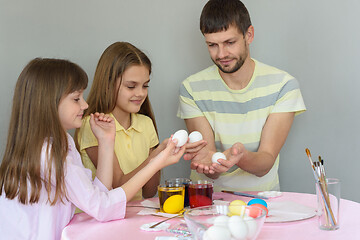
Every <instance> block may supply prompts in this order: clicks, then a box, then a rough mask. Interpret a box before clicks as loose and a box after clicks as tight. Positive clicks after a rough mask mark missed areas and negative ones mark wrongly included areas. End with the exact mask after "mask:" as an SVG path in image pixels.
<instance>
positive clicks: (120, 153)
mask: <svg viewBox="0 0 360 240" xmlns="http://www.w3.org/2000/svg"><path fill="white" fill-rule="evenodd" d="M110 115H111V116H112V117H113V118H114V119H115V117H114V116H113V115H112V114H110ZM89 119H90V117H89V116H87V117H86V118H84V119H83V123H82V126H81V128H80V130H79V134H78V136H77V138H78V143H79V148H80V154H81V159H82V162H83V164H84V166H85V167H86V168H89V169H90V170H91V171H92V174H93V178H94V177H95V175H96V168H95V166H94V164H93V163H92V161H91V160H90V158H89V156H88V155H87V153H86V151H85V149H86V148H89V147H94V146H98V142H97V139H96V137H95V136H94V134H93V132H92V131H91V128H90V123H89ZM115 126H116V137H115V147H114V148H115V149H114V151H115V155H116V157H117V159H118V161H119V165H120V168H121V170H122V171H123V173H124V174H128V173H130V172H131V171H133V170H134V169H135V168H137V167H138V166H139V165H140V164H141V163H143V162H144V161H145V160H146V159H147V158H148V156H149V151H150V149H151V148H153V147H155V146H156V145H157V144H158V143H159V139H158V136H157V134H156V130H155V127H154V124H153V122H152V120H151V118H149V117H147V116H145V115H142V114H136V113H132V114H131V126H130V127H129V128H128V129H124V128H123V127H122V126H121V125H120V124H119V122H118V121H116V119H115ZM140 199H142V191H141V190H140V191H139V192H137V194H136V195H135V196H134V198H132V200H140Z"/></svg>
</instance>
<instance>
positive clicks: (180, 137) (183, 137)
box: [172, 130, 188, 147]
mask: <svg viewBox="0 0 360 240" xmlns="http://www.w3.org/2000/svg"><path fill="white" fill-rule="evenodd" d="M172 139H177V144H176V147H182V146H183V145H184V144H185V143H186V142H187V140H188V133H187V131H185V130H179V131H176V133H174V135H173V137H172Z"/></svg>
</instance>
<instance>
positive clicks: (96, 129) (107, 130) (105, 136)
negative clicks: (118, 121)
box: [90, 112, 115, 141]
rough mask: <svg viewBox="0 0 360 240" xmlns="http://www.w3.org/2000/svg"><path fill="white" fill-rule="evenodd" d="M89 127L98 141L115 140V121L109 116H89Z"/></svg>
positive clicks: (97, 114) (102, 114) (98, 114)
mask: <svg viewBox="0 0 360 240" xmlns="http://www.w3.org/2000/svg"><path fill="white" fill-rule="evenodd" d="M90 127H91V130H92V131H93V133H94V135H95V137H96V138H97V139H98V141H101V140H111V141H114V140H115V121H114V119H113V118H112V117H111V116H110V115H109V114H104V113H98V112H96V113H94V114H90Z"/></svg>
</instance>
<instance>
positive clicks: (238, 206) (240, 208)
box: [229, 200, 246, 216]
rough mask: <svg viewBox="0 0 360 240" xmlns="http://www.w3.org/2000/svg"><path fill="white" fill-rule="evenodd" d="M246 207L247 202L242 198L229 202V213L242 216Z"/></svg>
mask: <svg viewBox="0 0 360 240" xmlns="http://www.w3.org/2000/svg"><path fill="white" fill-rule="evenodd" d="M245 209H246V203H245V202H244V201H242V200H234V201H232V202H231V203H230V204H229V215H230V216H232V215H238V216H242V215H243V214H244V212H245Z"/></svg>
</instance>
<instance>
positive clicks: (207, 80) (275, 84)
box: [177, 59, 306, 191]
mask: <svg viewBox="0 0 360 240" xmlns="http://www.w3.org/2000/svg"><path fill="white" fill-rule="evenodd" d="M253 60H254V62H255V69H254V73H253V76H252V78H251V80H250V82H249V84H248V85H247V86H246V87H245V88H243V89H241V90H233V89H230V88H229V87H228V86H227V85H226V83H225V82H224V81H223V79H222V78H221V76H220V74H219V70H218V68H217V66H216V65H213V66H210V67H209V68H207V69H205V70H203V71H201V72H199V73H197V74H194V75H192V76H190V77H188V78H187V79H186V80H184V81H183V83H182V84H181V87H180V105H179V109H178V114H177V115H178V117H180V118H182V119H189V118H195V117H200V116H204V117H206V119H207V120H208V121H209V123H210V125H211V127H212V129H213V131H214V136H215V146H216V149H217V151H220V152H223V151H225V150H226V149H228V148H230V147H231V146H232V145H233V144H234V143H236V142H241V143H242V144H244V146H245V147H246V149H247V150H249V151H252V152H256V151H257V150H258V148H259V144H260V137H261V131H262V128H263V126H264V124H265V122H266V119H267V117H268V116H269V114H271V113H281V112H295V114H296V115H297V114H299V113H301V112H303V111H305V109H306V108H305V104H304V101H303V98H302V95H301V92H300V88H299V84H298V81H297V80H296V79H295V78H294V77H292V76H291V75H289V74H288V73H286V72H284V71H282V70H279V69H277V68H274V67H271V66H268V65H266V64H263V63H261V62H258V61H256V60H255V59H253ZM278 166H279V156H277V159H276V161H275V164H274V166H273V167H272V169H271V170H270V171H269V173H267V174H266V175H265V176H263V177H257V176H255V175H252V174H250V173H248V172H245V171H243V170H242V169H240V168H236V170H234V171H228V172H226V173H223V174H221V176H220V177H219V178H218V179H216V180H215V186H216V187H217V188H216V189H215V191H216V190H219V189H223V188H226V189H232V190H238V191H264V190H279V179H278ZM191 179H192V180H197V179H208V178H207V177H206V176H205V175H204V174H197V173H196V171H192V173H191Z"/></svg>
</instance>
